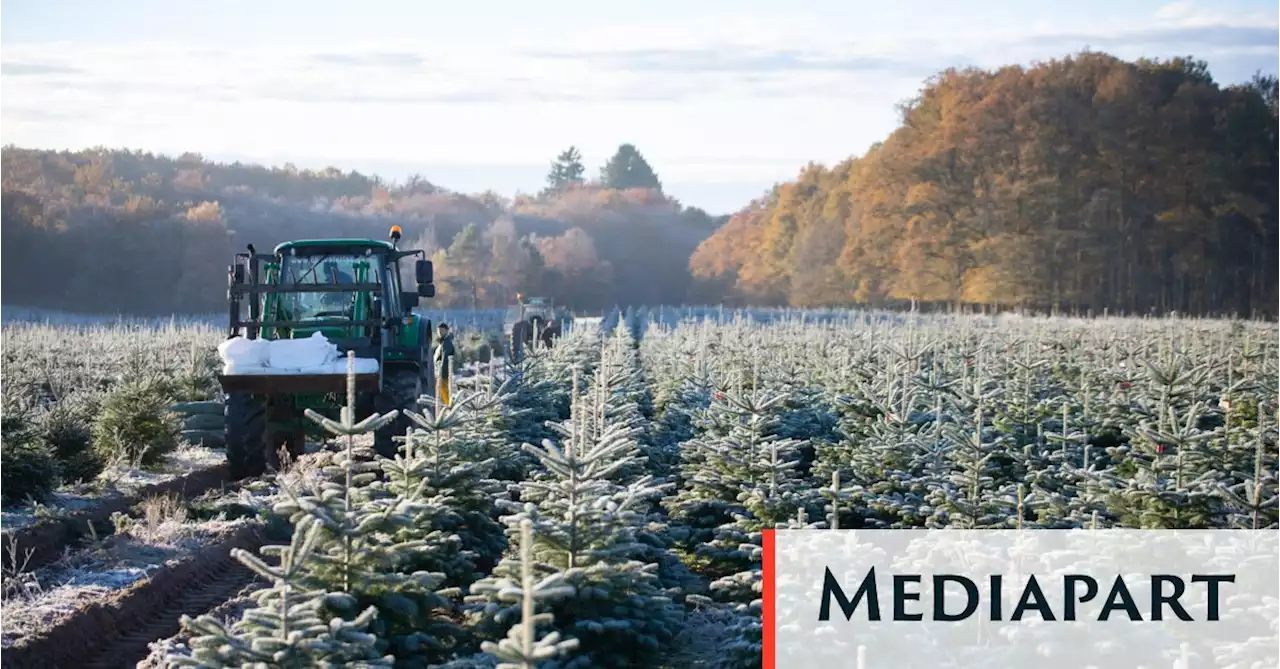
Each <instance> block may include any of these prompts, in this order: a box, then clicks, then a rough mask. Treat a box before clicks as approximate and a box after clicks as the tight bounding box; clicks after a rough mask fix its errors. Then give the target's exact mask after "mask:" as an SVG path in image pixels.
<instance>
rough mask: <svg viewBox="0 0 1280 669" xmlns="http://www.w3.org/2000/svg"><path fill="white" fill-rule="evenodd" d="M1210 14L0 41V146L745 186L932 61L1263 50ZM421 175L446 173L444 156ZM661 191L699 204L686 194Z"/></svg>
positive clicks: (921, 74)
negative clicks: (278, 40)
mask: <svg viewBox="0 0 1280 669" xmlns="http://www.w3.org/2000/svg"><path fill="white" fill-rule="evenodd" d="M1209 7H1216V5H1211V6H1209ZM1213 11H1220V10H1206V9H1204V8H1203V7H1202V6H1200V5H1194V4H1191V3H1187V2H1180V3H1174V4H1172V5H1167V6H1165V7H1163V8H1162V9H1160V11H1159V12H1158V14H1157V16H1156V17H1154V18H1155V22H1154V23H1152V21H1151V20H1150V19H1149V20H1148V21H1147V22H1146V23H1145V24H1139V23H1133V24H1130V25H1127V26H1126V25H1118V24H1114V23H1113V24H1108V25H1105V26H1101V27H1098V26H1092V27H1090V26H1084V27H1081V26H1068V25H1062V24H1061V22H1057V23H1054V22H1050V21H1038V22H1034V23H1027V22H1024V23H1022V24H1021V25H1019V24H1018V22H1017V21H1016V20H1014V19H1012V18H1011V19H1009V20H1007V21H1005V22H1003V23H1001V22H994V23H990V24H982V25H978V24H969V25H967V26H966V25H962V26H955V25H952V26H948V27H946V28H945V29H944V28H941V27H939V26H937V25H934V26H932V27H929V24H928V21H927V20H925V19H922V20H921V25H922V26H925V27H924V28H920V29H919V30H914V31H904V30H903V29H901V27H899V28H898V29H895V30H889V29H884V30H881V29H877V27H876V26H875V25H849V24H848V23H847V22H844V21H832V20H823V18H822V17H818V16H804V15H799V16H787V17H782V18H775V17H764V18H751V17H740V18H730V19H728V20H725V19H717V20H712V19H692V20H689V21H685V22H670V23H662V24H658V23H649V24H646V23H637V22H627V23H617V24H609V25H604V26H597V27H595V28H593V29H591V30H585V31H580V32H577V33H574V34H569V35H561V36H559V37H557V38H556V39H554V40H548V39H533V38H530V37H521V36H519V35H518V34H513V35H512V36H507V35H501V38H499V35H498V34H495V37H494V39H491V40H486V41H475V40H474V39H467V40H462V39H459V40H457V41H453V42H438V41H433V42H432V43H430V44H429V45H427V46H424V45H423V44H421V43H408V42H401V43H396V42H392V41H386V42H376V41H369V40H366V41H364V42H357V41H352V42H349V43H345V44H334V45H326V46H325V47H324V48H301V47H285V46H276V45H270V44H264V45H262V46H255V47H252V48H234V49H232V48H217V47H213V46H209V45H200V46H198V47H193V46H190V45H184V44H123V45H113V46H87V45H81V44H69V43H44V44H38V43H37V44H17V45H11V44H7V45H5V46H4V49H3V54H2V57H0V60H2V61H3V76H2V81H3V88H4V96H3V101H2V103H0V122H2V123H0V128H2V132H3V141H4V142H6V143H10V142H12V143H16V144H19V145H25V146H48V147H59V148H62V147H72V148H73V147H81V146H89V145H95V144H105V145H109V146H128V147H137V148H146V149H152V150H162V151H181V150H188V149H189V150H195V151H202V152H205V153H209V154H220V155H235V156H246V157H253V156H325V157H327V158H328V159H330V160H332V161H333V162H334V163H336V164H339V165H354V164H358V163H360V162H371V161H372V162H377V161H382V162H396V163H400V164H412V163H419V164H423V165H431V164H455V165H458V164H477V165H483V164H508V165H509V164H528V165H536V164H545V163H546V162H547V161H548V160H549V159H550V157H551V156H553V155H554V154H555V153H557V152H558V151H559V150H561V149H562V148H564V146H566V145H568V144H571V143H572V144H576V145H578V146H579V147H581V148H582V150H583V151H584V153H585V154H586V155H587V157H588V159H589V160H593V161H594V160H600V161H603V159H604V158H605V157H606V156H607V154H608V153H609V152H610V151H611V150H612V149H613V148H615V147H616V146H617V144H619V143H621V142H633V143H635V144H636V145H637V146H639V147H640V149H641V150H642V151H643V152H644V153H645V155H646V156H647V157H649V159H650V161H651V162H653V163H654V165H655V167H656V168H657V169H658V170H659V173H660V175H662V176H663V178H664V181H667V182H669V183H677V182H678V183H685V184H690V185H689V186H688V188H690V189H694V188H696V184H697V183H707V184H710V183H713V182H725V181H730V182H741V183H742V184H743V192H744V195H743V196H742V200H743V201H744V202H745V200H746V199H748V198H749V197H752V196H754V195H755V194H756V193H758V192H759V191H760V190H762V189H763V188H766V187H767V186H768V185H769V184H770V183H772V182H773V181H776V180H780V179H786V178H790V177H791V176H793V175H794V174H795V172H796V171H797V170H798V169H799V168H800V167H801V166H802V165H803V163H804V162H805V161H807V160H809V159H813V160H818V161H823V162H833V161H836V160H839V159H841V158H843V157H844V156H847V155H849V154H850V153H855V152H860V151H862V150H863V149H865V147H866V146H867V145H869V144H870V143H871V142H874V141H876V140H879V139H882V138H883V137H884V136H885V135H886V134H887V133H888V132H889V131H891V130H892V128H893V125H894V123H895V121H896V117H895V113H894V111H893V104H894V103H895V102H898V101H900V100H902V99H904V98H906V97H909V96H910V95H912V94H913V93H914V92H915V91H916V90H917V89H918V88H919V86H920V84H921V81H922V80H923V79H924V78H925V77H927V76H928V75H929V74H931V73H932V72H934V71H937V70H939V69H942V68H943V67H946V66H948V65H953V64H960V65H963V64H978V65H983V66H996V65H999V64H1002V63H1005V62H1010V61H1017V62H1026V61H1029V60H1032V59H1036V58H1050V57H1055V56H1061V55H1064V54H1065V53H1067V52H1070V51H1074V50H1078V49H1080V48H1083V47H1084V46H1086V45H1092V46H1093V47H1095V48H1103V49H1106V50H1112V51H1114V52H1116V53H1117V55H1121V56H1123V57H1133V56H1136V55H1143V54H1147V53H1150V54H1151V55H1161V56H1169V55H1177V54H1184V53H1188V52H1190V53H1195V54H1196V55H1197V56H1201V57H1206V58H1208V59H1209V60H1210V65H1211V66H1212V65H1214V63H1215V60H1214V59H1215V58H1220V59H1227V60H1229V59H1233V58H1234V59H1246V60H1248V59H1250V58H1253V59H1257V60H1260V61H1262V62H1269V63H1270V67H1272V68H1274V63H1275V62H1276V58H1275V55H1276V53H1277V47H1276V43H1275V30H1276V27H1275V26H1276V21H1275V19H1274V15H1272V16H1271V18H1267V17H1266V16H1263V17H1261V18H1259V17H1249V18H1248V21H1254V22H1253V23H1248V21H1246V20H1244V19H1241V18H1239V17H1237V18H1236V19H1235V22H1234V23H1232V22H1231V17H1229V16H1225V17H1224V16H1219V15H1217V14H1214V13H1212V12H1213ZM1273 14H1274V13H1273ZM1258 21H1261V23H1259V22H1258ZM1029 25H1030V26H1032V28H1031V29H1028V27H1027V26H1029ZM1259 28H1261V32H1259ZM1267 30H1270V31H1271V32H1270V33H1267V32H1266V31H1267ZM1268 35H1269V36H1270V42H1269V44H1267V43H1265V40H1263V39H1262V38H1266V37H1268ZM508 37H510V38H508ZM1126 49H1129V50H1130V51H1134V50H1136V51H1137V53H1126V52H1125V50H1126ZM1162 50H1163V51H1168V53H1161V51H1162ZM1153 52H1154V53H1153ZM1258 54H1261V56H1258ZM1232 62H1234V61H1232ZM1249 62H1252V61H1249ZM1215 73H1216V72H1215ZM592 170H593V171H594V168H592ZM393 176H395V175H393ZM428 177H429V178H431V179H433V180H435V181H437V182H440V183H441V184H443V185H446V186H449V185H451V184H450V179H449V176H448V174H439V175H434V174H428ZM537 186H538V184H537V183H530V184H527V185H525V186H522V187H523V188H525V189H526V190H533V189H536V188H537ZM677 195H678V196H681V197H682V198H683V199H684V200H686V201H688V202H690V203H693V204H699V200H698V195H697V193H696V192H694V191H692V190H691V191H690V192H687V193H677ZM725 206H728V205H727V204H726V205H725Z"/></svg>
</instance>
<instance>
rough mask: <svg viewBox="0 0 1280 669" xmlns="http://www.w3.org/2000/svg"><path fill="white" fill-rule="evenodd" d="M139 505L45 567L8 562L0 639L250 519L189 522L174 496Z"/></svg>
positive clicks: (45, 623) (46, 622)
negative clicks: (132, 514) (109, 531)
mask: <svg viewBox="0 0 1280 669" xmlns="http://www.w3.org/2000/svg"><path fill="white" fill-rule="evenodd" d="M141 508H142V515H141V517H140V518H137V519H131V518H125V517H123V516H120V517H118V518H117V520H116V522H117V527H118V529H119V533H118V534H115V535H112V536H110V537H107V538H106V539H104V540H102V541H100V542H97V543H96V544H94V545H92V546H90V547H88V548H86V549H83V550H79V551H76V552H72V553H68V554H66V555H65V556H63V558H62V559H60V560H58V561H57V562H54V563H53V564H50V565H48V566H46V567H42V568H40V569H37V570H34V571H31V572H25V573H15V572H21V566H20V565H14V566H12V568H11V566H10V565H5V573H4V577H5V578H4V588H3V596H4V616H3V619H0V645H3V646H5V647H8V646H11V645H13V644H15V643H17V642H18V641H20V640H21V639H23V638H24V637H28V636H31V635H34V634H38V633H40V632H42V631H44V630H47V629H49V628H50V627H52V626H54V625H57V624H58V623H59V622H61V621H62V620H64V619H66V618H68V617H70V616H71V615H73V614H74V613H76V612H77V611H79V610H80V609H82V608H84V607H85V606H86V605H88V604H91V603H95V602H103V601H106V600H107V599H109V598H110V597H112V596H113V595H114V594H115V593H117V592H119V591H121V590H123V589H124V588H127V587H128V586H130V585H132V584H134V583H136V582H138V581H141V580H142V579H144V578H146V577H148V576H149V575H151V574H152V573H154V572H155V571H156V570H157V569H159V568H161V567H162V566H164V565H165V564H166V563H169V562H172V561H174V560H178V559H180V558H182V557H183V556H185V555H190V554H192V553H194V552H196V551H198V550H200V549H201V548H203V547H205V546H207V545H209V544H210V543H212V542H213V541H214V540H216V539H218V538H220V537H223V536H225V535H226V534H227V533H228V532H232V531H234V530H235V529H236V528H238V527H240V526H242V525H244V524H245V523H248V522H251V521H248V520H245V519H238V520H226V519H225V518H221V517H220V518H216V519H214V520H209V521H204V522H199V523H193V522H187V518H186V509H185V507H184V506H183V505H182V503H181V502H180V501H179V500H177V499H176V498H174V497H156V498H152V499H150V500H147V501H146V502H144V503H143V504H142V505H141Z"/></svg>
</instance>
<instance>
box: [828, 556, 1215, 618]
mask: <svg viewBox="0 0 1280 669" xmlns="http://www.w3.org/2000/svg"><path fill="white" fill-rule="evenodd" d="M925 580H926V577H925V576H923V575H921V574H894V575H893V577H892V582H893V621H894V622H915V621H922V620H924V619H925V614H923V613H910V612H908V604H909V603H911V602H915V601H919V600H920V595H921V593H920V591H919V590H916V588H919V586H920V584H921V583H922V582H924V581H925ZM928 580H929V581H930V582H931V583H932V585H933V607H932V616H931V618H930V619H931V620H934V621H944V622H959V621H962V620H967V619H969V617H970V616H972V615H974V613H977V612H978V609H979V604H980V603H981V601H982V596H981V594H980V592H979V588H978V585H977V584H975V583H974V581H973V579H970V578H969V577H967V576H962V575H960V574H933V575H931V576H929V577H928ZM1060 580H1061V582H1062V583H1061V591H1062V610H1061V611H1060V612H1059V613H1054V607H1053V605H1051V604H1050V603H1049V598H1048V597H1047V596H1046V595H1045V592H1044V589H1043V587H1042V586H1041V584H1040V580H1039V579H1037V578H1036V576H1035V574H1032V575H1031V576H1029V577H1028V578H1027V579H1026V581H1024V582H1023V585H1022V586H1021V587H1020V588H1019V590H1020V591H1021V593H1022V594H1021V595H1020V596H1019V597H1018V599H1017V605H1016V606H1014V607H1013V613H1012V614H1011V615H1009V617H1008V620H1011V621H1015V622H1016V621H1021V620H1023V619H1024V617H1025V616H1027V615H1028V614H1030V613H1034V614H1035V615H1037V616H1039V618H1040V620H1044V621H1047V622H1053V621H1057V620H1063V621H1067V622H1072V621H1075V620H1077V619H1078V618H1077V610H1078V608H1077V607H1078V605H1080V604H1084V603H1087V602H1091V601H1093V600H1094V599H1095V598H1096V597H1097V596H1098V580H1097V579H1096V578H1094V577H1092V576H1089V575H1087V574H1066V575H1064V576H1062V577H1061V579H1060ZM1235 580H1236V576H1235V574H1193V575H1191V577H1190V581H1191V582H1192V583H1203V584H1205V587H1206V588H1207V593H1208V603H1207V604H1206V605H1205V612H1204V618H1203V619H1204V620H1209V621H1215V622H1216V621H1218V620H1220V618H1219V615H1218V611H1219V599H1220V598H1219V595H1220V592H1219V589H1218V586H1219V585H1220V584H1222V583H1234V582H1235ZM987 581H988V583H989V587H988V588H987V592H988V598H987V599H988V606H987V607H986V609H985V610H986V611H987V612H988V620H991V621H995V622H998V621H1001V620H1005V617H1004V615H1005V614H1004V611H1007V610H1008V609H1007V608H1006V604H1005V597H1006V594H1007V591H1006V589H1005V587H1004V582H1005V577H1004V576H1003V575H1001V574H991V575H989V576H988V577H987ZM948 585H958V586H960V587H961V588H962V592H963V594H964V608H963V609H962V610H960V611H959V612H951V613H949V612H948V611H947V592H946V587H947V586H948ZM1082 585H1083V586H1084V587H1083V588H1081V587H1080V586H1082ZM1149 585H1150V592H1151V596H1150V598H1146V599H1143V600H1142V601H1143V602H1144V603H1146V602H1150V609H1149V610H1150V613H1148V614H1147V616H1148V617H1146V618H1144V617H1143V607H1142V606H1140V605H1139V604H1138V600H1137V599H1136V598H1135V597H1134V596H1133V593H1132V590H1131V589H1130V586H1129V585H1128V584H1126V583H1125V580H1124V576H1123V575H1116V577H1115V578H1114V579H1113V580H1112V581H1111V587H1110V589H1109V591H1108V594H1107V598H1106V602H1105V604H1103V606H1102V608H1101V611H1100V612H1099V613H1098V615H1097V619H1098V620H1099V621H1106V620H1110V619H1111V616H1112V615H1114V614H1116V613H1117V612H1119V613H1121V614H1123V615H1125V616H1127V618H1128V619H1129V620H1152V621H1161V620H1164V616H1165V609H1166V608H1167V609H1169V611H1170V612H1171V613H1172V615H1175V616H1177V617H1178V619H1179V620H1183V621H1192V620H1194V618H1193V617H1192V616H1191V614H1190V613H1188V612H1187V609H1186V608H1185V607H1184V606H1183V604H1182V602H1181V601H1180V600H1181V598H1182V595H1183V594H1185V593H1186V592H1187V580H1186V579H1183V578H1182V577H1180V576H1176V575H1173V574H1152V575H1151V577H1150V584H1149ZM1166 586H1169V587H1168V588H1166ZM1166 590H1168V591H1166ZM879 592H880V589H879V586H878V583H877V580H876V568H875V567H872V568H870V569H868V570H867V575H866V576H865V577H864V578H863V579H862V583H861V584H860V585H859V586H858V589H857V591H855V592H854V595H853V598H852V599H850V598H849V597H846V596H845V593H844V589H843V588H841V587H840V583H839V581H838V580H837V579H836V577H835V575H834V574H832V573H831V568H830V567H828V568H827V570H826V573H825V575H824V576H823V578H822V600H821V604H820V605H819V607H818V620H819V621H821V622H826V621H828V620H831V602H832V600H833V599H834V600H835V601H836V602H838V603H839V605H840V610H841V611H842V612H844V617H845V619H846V620H851V619H852V618H853V614H854V612H855V611H857V609H858V604H859V603H860V602H862V601H863V600H864V599H865V600H866V601H867V619H868V620H869V621H880V620H883V619H884V618H883V616H882V614H881V610H880V594H879Z"/></svg>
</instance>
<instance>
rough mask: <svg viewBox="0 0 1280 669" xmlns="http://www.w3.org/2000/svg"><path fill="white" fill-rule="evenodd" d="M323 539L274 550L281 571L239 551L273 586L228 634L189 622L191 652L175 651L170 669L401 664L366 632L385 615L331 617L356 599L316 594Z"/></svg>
mask: <svg viewBox="0 0 1280 669" xmlns="http://www.w3.org/2000/svg"><path fill="white" fill-rule="evenodd" d="M318 540H319V527H315V528H313V529H312V530H311V531H299V532H295V533H294V535H293V539H292V541H291V543H290V544H289V545H288V546H267V547H264V548H263V549H262V552H263V554H264V555H271V554H277V555H279V557H280V566H279V567H271V566H269V565H268V564H266V563H265V562H264V561H262V560H261V559H259V558H258V557H256V556H254V555H252V554H251V553H249V552H248V551H244V550H240V549H235V550H233V551H232V555H233V556H234V557H235V558H236V559H237V560H239V561H240V562H241V563H243V564H244V565H245V566H246V567H248V568H249V569H251V570H252V571H253V572H254V573H255V574H257V575H258V576H260V577H262V578H264V579H267V580H268V581H269V582H271V584H272V585H271V587H269V588H266V589H264V590H259V591H257V592H255V593H253V595H252V597H253V599H254V601H255V602H256V604H257V605H256V606H255V607H253V608H250V609H249V610H247V611H245V613H244V616H243V618H242V619H241V620H240V621H238V622H236V623H235V624H234V625H232V626H231V627H230V628H228V627H227V626H226V625H225V624H224V623H223V622H222V621H221V620H218V619H217V618H215V617H213V616H208V615H204V616H200V617H199V618H195V619H192V618H191V617H190V616H185V615H184V616H182V619H181V624H182V627H183V628H184V629H186V630H188V631H189V632H191V633H192V638H191V640H190V642H189V643H188V647H186V648H184V647H182V646H175V647H172V648H171V649H170V652H169V655H168V657H166V658H165V661H166V666H168V667H198V668H200V669H223V668H226V669H232V668H240V667H273V668H279V669H310V668H312V667H322V668H326V669H338V668H339V667H351V668H353V669H365V668H368V669H373V668H374V667H388V668H390V667H392V666H393V662H392V661H393V658H392V657H391V656H390V655H382V654H381V653H379V651H378V650H377V639H376V637H375V636H374V635H372V634H370V633H368V632H366V631H365V630H366V629H367V628H368V627H369V625H370V624H371V623H372V622H373V621H374V620H375V619H376V618H377V615H378V610H377V609H376V608H375V607H372V606H370V607H368V608H366V609H364V610H363V611H361V612H360V613H359V614H358V615H356V616H354V617H353V618H352V619H351V620H344V619H342V618H337V617H335V618H331V619H330V620H329V621H328V622H327V623H326V622H325V620H324V618H323V615H324V611H325V610H326V608H328V607H329V606H331V605H333V604H335V603H336V604H339V605H340V606H342V607H343V608H346V607H351V606H354V604H355V603H354V602H353V601H351V596H350V595H348V594H346V593H341V592H329V591H325V590H317V589H312V588H308V587H307V586H305V585H304V584H303V582H304V581H305V580H306V579H305V577H304V575H303V572H304V571H305V569H306V563H307V561H308V560H309V559H310V557H311V554H312V553H311V551H312V550H313V549H314V547H315V545H316V544H317V543H318Z"/></svg>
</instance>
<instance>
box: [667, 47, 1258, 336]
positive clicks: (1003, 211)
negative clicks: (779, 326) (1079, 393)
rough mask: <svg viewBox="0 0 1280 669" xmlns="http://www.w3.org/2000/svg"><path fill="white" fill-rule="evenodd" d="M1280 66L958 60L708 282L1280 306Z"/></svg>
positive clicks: (874, 294) (751, 294)
mask: <svg viewBox="0 0 1280 669" xmlns="http://www.w3.org/2000/svg"><path fill="white" fill-rule="evenodd" d="M1278 176H1280V170H1278V169H1277V80H1276V78H1275V77H1273V76H1261V75H1258V76H1255V77H1254V79H1253V80H1252V81H1250V82H1248V83H1245V84H1240V85H1232V86H1221V85H1219V84H1217V83H1215V82H1214V81H1213V79H1212V77H1211V76H1210V75H1209V71H1208V67H1207V65H1206V64H1205V63H1204V62H1202V61H1196V60H1192V59H1185V58H1175V59H1173V60H1168V61H1156V60H1138V61H1136V62H1125V61H1122V60H1119V59H1117V58H1114V57H1112V56H1109V55H1106V54H1102V53H1091V52H1084V53H1080V54H1077V55H1074V56H1071V57H1068V58H1064V59H1060V60H1053V61H1049V62H1046V63H1041V64H1037V65H1035V66H1033V67H1029V68H1024V67H1020V66H1008V67H1002V68H999V69H996V70H993V71H987V70H980V69H963V70H961V69H949V70H946V71H945V72H942V73H941V74H939V75H937V76H935V77H934V78H932V79H931V80H929V81H928V82H927V85H926V86H925V87H924V88H923V90H921V92H920V93H919V95H917V96H916V97H915V98H914V99H912V100H910V101H909V102H908V103H906V104H904V105H903V106H902V108H901V126H900V127H899V128H898V129H896V130H895V131H894V132H893V133H892V134H891V135H890V136H889V137H888V138H887V139H885V140H884V141H883V142H880V143H878V144H876V145H874V146H873V147H872V148H871V149H870V150H869V151H867V152H866V154H865V155H862V156H860V157H855V158H850V159H848V160H846V161H844V162H842V163H840V164H838V165H835V166H833V167H824V166H819V165H812V164H811V165H809V166H807V167H806V168H805V169H804V170H802V171H801V173H800V175H799V177H798V178H797V179H796V180H795V181H792V182H789V183H785V184H781V185H779V186H777V187H776V188H774V189H773V190H772V191H771V192H770V193H769V194H768V195H767V196H765V197H763V198H761V199H760V200H758V201H756V202H754V203H752V204H751V206H749V207H747V208H745V209H744V210H742V211H741V212H739V213H738V214H736V215H735V216H734V217H733V218H732V220H730V221H729V222H728V223H727V224H726V225H725V226H724V227H722V228H721V229H720V230H718V231H717V232H716V234H715V235H713V236H711V237H710V238H709V239H707V240H706V241H705V242H703V243H702V245H701V246H700V247H699V248H698V250H697V251H696V252H695V254H694V256H693V258H692V261H691V264H692V267H693V271H694V274H695V277H697V279H698V282H699V286H698V289H697V291H696V292H697V293H698V294H699V295H700V296H701V297H702V298H703V299H729V300H731V301H736V302H746V303H770V304H790V305H797V306H810V305H840V304H849V303H863V304H892V303H900V302H906V301H916V302H926V303H929V302H931V303H936V304H939V305H950V306H955V305H961V304H969V305H991V306H1009V307H1031V308H1037V309H1046V310H1048V309H1055V308H1057V309H1061V310H1066V311H1080V312H1085V311H1089V310H1092V311H1093V312H1095V313H1101V312H1103V311H1104V310H1110V311H1111V312H1113V313H1114V312H1119V311H1124V312H1128V313H1148V312H1159V313H1165V312H1169V311H1178V312H1184V313H1201V314H1228V313H1237V314H1239V315H1241V316H1245V317H1248V316H1251V315H1270V316H1274V315H1275V313H1276V304H1277V274H1276V268H1277V246H1278V244H1280V239H1278V236H1277V217H1278V216H1280V211H1278V208H1277V181H1278V180H1280V179H1278Z"/></svg>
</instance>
